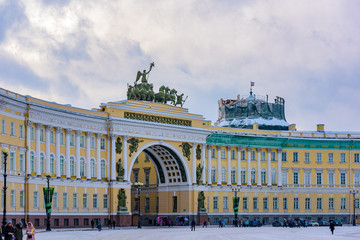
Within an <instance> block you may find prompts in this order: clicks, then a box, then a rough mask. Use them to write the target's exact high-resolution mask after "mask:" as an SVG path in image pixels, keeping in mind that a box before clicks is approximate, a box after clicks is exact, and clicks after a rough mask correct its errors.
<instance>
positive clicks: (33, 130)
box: [30, 127, 35, 141]
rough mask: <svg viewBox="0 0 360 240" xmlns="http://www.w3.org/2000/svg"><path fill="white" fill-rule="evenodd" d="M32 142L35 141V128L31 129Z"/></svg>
mask: <svg viewBox="0 0 360 240" xmlns="http://www.w3.org/2000/svg"><path fill="white" fill-rule="evenodd" d="M30 140H31V141H34V140H35V128H34V127H30Z"/></svg>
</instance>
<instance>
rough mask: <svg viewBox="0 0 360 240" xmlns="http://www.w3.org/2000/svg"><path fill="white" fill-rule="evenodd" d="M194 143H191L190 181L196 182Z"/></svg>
mask: <svg viewBox="0 0 360 240" xmlns="http://www.w3.org/2000/svg"><path fill="white" fill-rule="evenodd" d="M196 145H197V144H196V143H193V144H192V183H193V184H196Z"/></svg>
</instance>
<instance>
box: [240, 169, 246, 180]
mask: <svg viewBox="0 0 360 240" xmlns="http://www.w3.org/2000/svg"><path fill="white" fill-rule="evenodd" d="M241 183H246V170H245V168H242V169H241Z"/></svg>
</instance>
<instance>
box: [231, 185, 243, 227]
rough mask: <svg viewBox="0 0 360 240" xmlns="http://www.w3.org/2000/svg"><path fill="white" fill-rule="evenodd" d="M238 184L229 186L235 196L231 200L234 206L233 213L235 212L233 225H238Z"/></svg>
mask: <svg viewBox="0 0 360 240" xmlns="http://www.w3.org/2000/svg"><path fill="white" fill-rule="evenodd" d="M240 188H241V187H240V186H234V187H232V188H231V190H232V191H233V192H234V193H235V198H234V200H233V208H234V214H235V224H234V225H235V227H237V226H238V223H239V220H238V210H239V201H238V197H237V193H238V192H240Z"/></svg>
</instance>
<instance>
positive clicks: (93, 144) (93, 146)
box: [90, 137, 95, 149]
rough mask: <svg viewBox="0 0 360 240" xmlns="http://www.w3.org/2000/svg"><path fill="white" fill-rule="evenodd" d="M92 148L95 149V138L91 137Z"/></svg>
mask: <svg viewBox="0 0 360 240" xmlns="http://www.w3.org/2000/svg"><path fill="white" fill-rule="evenodd" d="M90 148H91V149H95V137H90Z"/></svg>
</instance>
